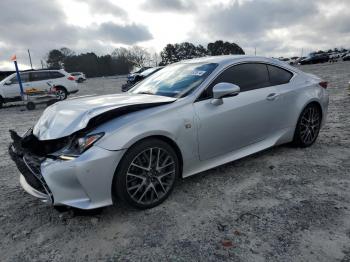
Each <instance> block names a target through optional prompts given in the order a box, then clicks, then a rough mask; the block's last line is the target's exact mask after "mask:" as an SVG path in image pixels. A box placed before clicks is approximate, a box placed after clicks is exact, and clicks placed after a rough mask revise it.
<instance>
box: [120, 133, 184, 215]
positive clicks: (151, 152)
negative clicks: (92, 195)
mask: <svg viewBox="0 0 350 262" xmlns="http://www.w3.org/2000/svg"><path fill="white" fill-rule="evenodd" d="M149 159H151V161H149ZM157 163H158V164H157ZM149 167H150V168H149ZM179 172H180V168H179V160H178V157H177V155H176V153H175V150H174V149H173V148H172V147H171V146H170V145H169V144H167V143H166V142H164V141H162V140H159V139H153V138H152V139H147V140H143V141H141V142H139V143H137V144H135V145H134V146H132V147H131V148H129V150H128V151H127V152H126V154H125V155H124V157H123V158H122V160H121V162H120V164H119V166H118V168H117V170H116V173H115V175H114V176H115V177H114V180H113V192H114V194H116V195H117V197H118V199H120V200H121V201H122V202H124V203H126V204H128V205H130V206H132V207H135V208H138V209H147V208H152V207H155V206H157V205H159V204H161V203H162V202H163V201H164V200H165V199H166V198H167V197H168V196H169V195H170V193H171V192H172V190H173V189H174V185H175V180H176V178H177V177H178V176H179Z"/></svg>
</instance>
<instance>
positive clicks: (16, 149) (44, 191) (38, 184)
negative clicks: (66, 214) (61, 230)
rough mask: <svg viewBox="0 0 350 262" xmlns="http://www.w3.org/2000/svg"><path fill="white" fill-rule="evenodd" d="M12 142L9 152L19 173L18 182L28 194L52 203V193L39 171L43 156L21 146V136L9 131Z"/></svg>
mask: <svg viewBox="0 0 350 262" xmlns="http://www.w3.org/2000/svg"><path fill="white" fill-rule="evenodd" d="M10 133H11V138H12V140H13V142H12V143H11V144H10V146H9V149H8V151H9V154H10V156H11V159H12V160H13V161H14V162H15V164H16V166H17V168H18V170H19V172H20V173H21V175H20V183H21V185H22V187H23V189H24V190H25V191H27V192H28V193H29V194H31V195H33V196H35V197H37V198H39V199H41V200H43V201H44V202H47V203H53V202H54V199H53V195H52V192H51V191H50V189H49V187H48V186H47V184H46V182H45V179H44V178H43V176H42V173H41V163H42V162H43V161H44V160H45V158H43V157H40V156H38V155H35V154H33V153H31V152H30V151H29V150H26V149H25V148H23V146H22V142H23V138H21V137H20V136H19V135H18V134H17V133H16V132H15V131H12V130H11V131H10Z"/></svg>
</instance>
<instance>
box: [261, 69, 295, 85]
mask: <svg viewBox="0 0 350 262" xmlns="http://www.w3.org/2000/svg"><path fill="white" fill-rule="evenodd" d="M267 69H268V71H269V76H270V83H271V86H276V85H283V84H287V83H289V81H290V79H291V78H292V77H293V74H292V73H291V72H289V71H287V70H285V69H282V68H280V67H276V66H272V65H268V66H267Z"/></svg>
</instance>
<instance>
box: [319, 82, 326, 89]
mask: <svg viewBox="0 0 350 262" xmlns="http://www.w3.org/2000/svg"><path fill="white" fill-rule="evenodd" d="M319 85H320V86H322V87H323V88H324V89H326V88H327V87H328V82H326V81H323V82H320V83H319Z"/></svg>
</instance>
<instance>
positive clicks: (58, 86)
mask: <svg viewBox="0 0 350 262" xmlns="http://www.w3.org/2000/svg"><path fill="white" fill-rule="evenodd" d="M55 88H61V89H63V90H65V91H66V92H67V94H68V90H67V88H66V87H65V86H63V85H57V86H56V85H55Z"/></svg>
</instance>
